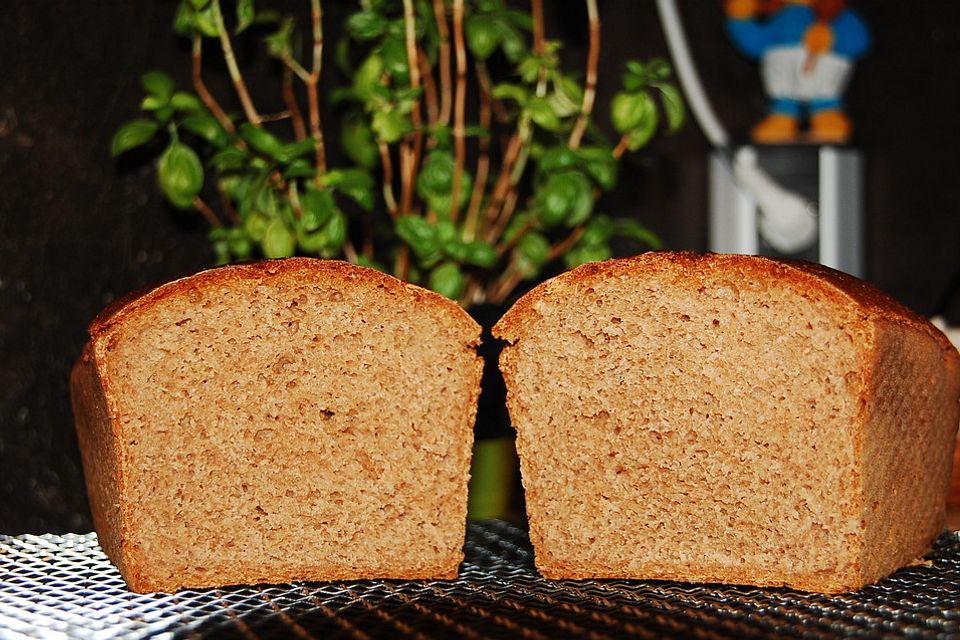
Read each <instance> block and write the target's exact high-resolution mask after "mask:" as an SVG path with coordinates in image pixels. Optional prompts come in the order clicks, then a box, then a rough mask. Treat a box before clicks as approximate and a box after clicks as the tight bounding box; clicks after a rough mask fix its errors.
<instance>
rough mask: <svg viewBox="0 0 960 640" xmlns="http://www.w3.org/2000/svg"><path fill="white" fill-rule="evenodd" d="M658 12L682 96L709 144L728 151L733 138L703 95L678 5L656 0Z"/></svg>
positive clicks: (670, 0) (704, 94)
mask: <svg viewBox="0 0 960 640" xmlns="http://www.w3.org/2000/svg"><path fill="white" fill-rule="evenodd" d="M657 11H658V12H659V14H660V22H662V23H663V31H664V34H665V35H666V36H667V46H668V47H669V48H670V55H671V56H672V57H673V64H674V66H675V67H676V69H677V76H678V77H679V78H680V86H681V87H683V92H684V94H686V96H687V103H688V104H689V105H690V110H691V111H692V112H693V117H694V118H696V120H697V123H698V124H699V125H700V128H701V129H702V130H703V133H704V135H705V136H707V140H709V141H710V144H712V145H713V146H714V147H717V148H719V149H726V148H727V147H729V145H730V138H729V136H727V131H726V129H724V128H723V125H722V124H721V123H720V119H719V118H717V114H716V113H715V112H714V111H713V107H711V106H710V101H709V100H708V99H707V95H706V93H704V91H703V83H702V82H700V77H699V75H697V68H696V66H694V64H693V58H692V57H691V55H690V47H689V46H688V45H687V37H686V35H685V34H684V31H683V23H682V22H680V14H679V12H678V11H677V5H676V3H675V2H674V1H673V0H657Z"/></svg>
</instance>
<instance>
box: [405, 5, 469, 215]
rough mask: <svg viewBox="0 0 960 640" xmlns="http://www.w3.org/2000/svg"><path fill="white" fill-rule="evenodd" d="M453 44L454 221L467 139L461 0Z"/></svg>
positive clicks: (464, 46)
mask: <svg viewBox="0 0 960 640" xmlns="http://www.w3.org/2000/svg"><path fill="white" fill-rule="evenodd" d="M405 1H409V0H405ZM453 44H454V49H455V55H456V60H457V88H456V97H455V98H454V113H453V145H454V153H455V163H454V166H453V185H452V186H451V188H450V218H451V220H453V222H454V223H456V222H457V218H459V215H460V206H459V203H460V187H461V184H462V182H463V167H464V165H465V164H466V161H467V141H466V137H465V131H464V120H465V119H466V100H467V47H466V45H465V43H464V40H463V0H453Z"/></svg>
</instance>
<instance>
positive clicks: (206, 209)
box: [193, 196, 223, 229]
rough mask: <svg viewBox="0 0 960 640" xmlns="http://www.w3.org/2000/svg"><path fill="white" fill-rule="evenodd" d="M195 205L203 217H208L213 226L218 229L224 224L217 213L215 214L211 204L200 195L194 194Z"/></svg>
mask: <svg viewBox="0 0 960 640" xmlns="http://www.w3.org/2000/svg"><path fill="white" fill-rule="evenodd" d="M193 206H195V207H196V208H197V210H198V211H199V212H200V213H201V214H203V217H204V218H206V219H207V222H209V223H210V226H211V227H213V228H215V229H216V228H219V227H222V226H223V224H221V222H220V219H219V218H217V214H215V213H214V212H213V209H211V208H210V206H209V205H208V204H207V203H206V202H204V201H203V198H201V197H200V196H194V197H193Z"/></svg>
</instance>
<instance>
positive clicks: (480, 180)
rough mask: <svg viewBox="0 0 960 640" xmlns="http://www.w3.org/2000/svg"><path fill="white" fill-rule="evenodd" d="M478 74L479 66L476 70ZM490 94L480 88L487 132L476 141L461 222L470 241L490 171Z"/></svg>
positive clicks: (466, 237)
mask: <svg viewBox="0 0 960 640" xmlns="http://www.w3.org/2000/svg"><path fill="white" fill-rule="evenodd" d="M477 72H478V76H479V68H478V70H477ZM490 102H491V101H490V94H489V93H488V92H487V91H484V90H483V88H482V86H481V89H480V126H481V127H483V128H484V130H486V131H487V132H488V133H486V134H485V135H482V136H480V138H479V140H478V141H477V143H478V146H479V149H478V152H479V153H478V155H477V173H476V176H475V178H474V181H473V193H472V194H471V195H470V204H469V205H468V206H467V216H466V219H465V220H464V223H463V239H464V240H466V241H467V242H470V241H472V240H473V239H474V238H476V236H477V223H478V222H479V219H480V206H481V205H482V204H483V194H484V191H486V188H487V174H488V173H489V171H490V133H489V131H490V121H491V119H492V117H491V112H492V109H491V104H490Z"/></svg>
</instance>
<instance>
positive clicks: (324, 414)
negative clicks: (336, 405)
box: [320, 409, 337, 420]
mask: <svg viewBox="0 0 960 640" xmlns="http://www.w3.org/2000/svg"><path fill="white" fill-rule="evenodd" d="M335 415H337V413H336V411H331V410H330V409H320V417H321V418H323V419H324V420H329V419H330V418H332V417H333V416H335Z"/></svg>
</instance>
